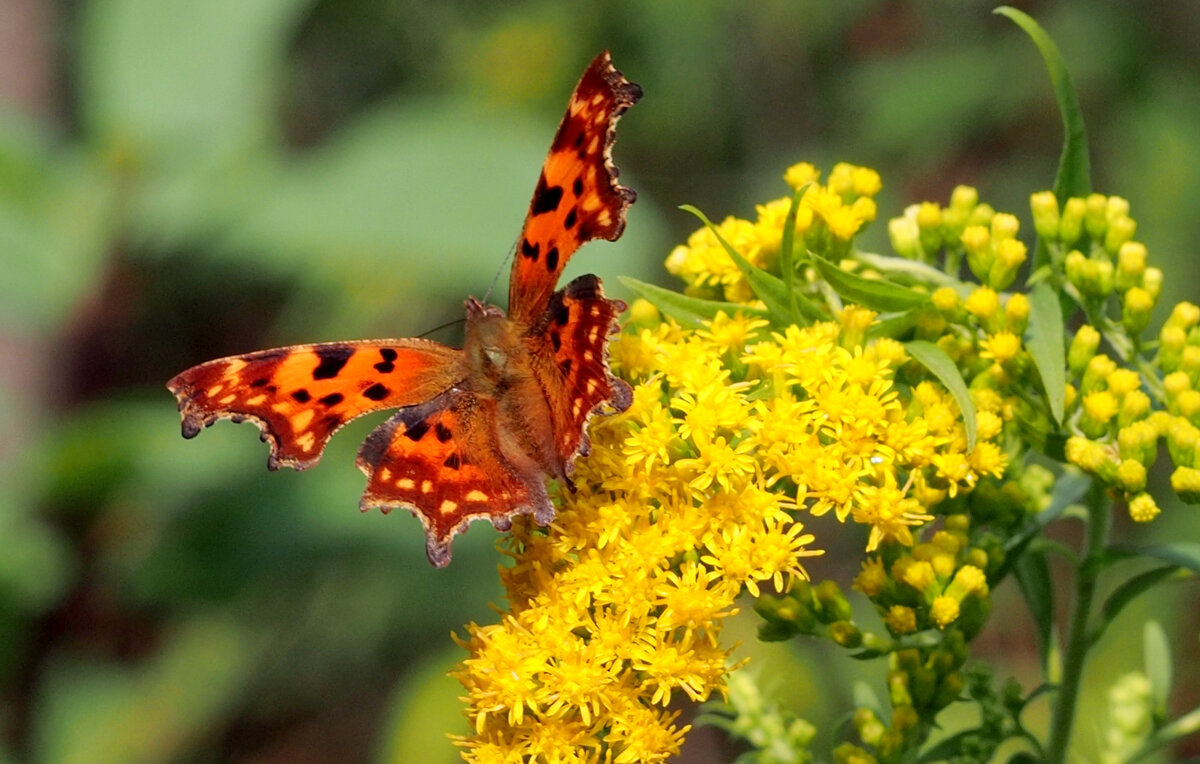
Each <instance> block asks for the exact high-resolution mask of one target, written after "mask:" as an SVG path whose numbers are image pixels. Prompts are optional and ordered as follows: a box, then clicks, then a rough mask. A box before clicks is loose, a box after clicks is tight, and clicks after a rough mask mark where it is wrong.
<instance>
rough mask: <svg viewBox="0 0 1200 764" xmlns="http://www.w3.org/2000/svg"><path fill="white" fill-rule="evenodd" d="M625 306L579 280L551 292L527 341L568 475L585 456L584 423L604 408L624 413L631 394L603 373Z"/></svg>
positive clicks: (595, 281)
mask: <svg viewBox="0 0 1200 764" xmlns="http://www.w3.org/2000/svg"><path fill="white" fill-rule="evenodd" d="M624 310H625V303H623V302H621V301H620V300H610V299H608V298H606V297H605V296H604V289H603V287H602V286H601V284H600V279H599V278H598V277H596V276H594V275H591V274H588V275H586V276H580V277H579V278H577V279H575V280H573V281H572V282H571V283H569V284H567V285H566V286H565V287H563V288H562V289H561V290H559V291H557V292H555V293H554V294H553V295H552V296H551V298H550V304H549V306H548V307H547V309H546V312H545V313H544V314H543V315H542V318H541V320H540V321H539V322H538V323H537V325H536V331H535V332H533V333H531V334H530V335H529V337H528V338H527V341H528V342H529V343H530V345H531V352H530V357H531V358H533V359H535V360H537V361H538V362H536V363H535V365H534V373H535V374H536V375H537V377H538V380H539V382H540V383H541V388H542V389H543V390H545V391H546V395H547V399H548V401H549V403H550V411H551V419H552V422H553V429H554V438H555V444H554V445H555V450H556V452H557V454H558V457H559V459H561V463H562V466H563V472H562V474H564V475H568V476H569V475H570V474H571V471H572V462H573V461H574V459H575V456H576V455H577V454H580V453H583V454H586V453H587V451H588V443H587V431H586V429H587V421H588V419H589V418H590V417H591V415H592V414H593V413H594V412H596V411H597V410H598V409H599V408H601V407H602V406H603V405H604V404H609V405H611V406H612V407H613V408H614V409H616V410H617V411H624V410H625V409H627V408H629V404H630V402H631V401H632V392H631V391H630V389H629V385H627V384H626V383H625V382H624V381H622V380H620V379H617V378H616V377H614V376H612V374H610V373H609V370H608V338H609V336H610V335H612V334H613V333H615V332H616V331H617V319H618V317H619V316H620V314H621V313H622V312H623V311H624Z"/></svg>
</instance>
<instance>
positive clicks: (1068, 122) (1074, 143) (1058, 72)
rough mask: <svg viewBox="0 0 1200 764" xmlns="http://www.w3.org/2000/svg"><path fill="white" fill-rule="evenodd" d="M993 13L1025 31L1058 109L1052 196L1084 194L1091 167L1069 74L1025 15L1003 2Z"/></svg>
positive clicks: (1055, 48)
mask: <svg viewBox="0 0 1200 764" xmlns="http://www.w3.org/2000/svg"><path fill="white" fill-rule="evenodd" d="M994 12H995V13H997V14H999V15H1001V16H1005V17H1007V18H1009V19H1010V20H1012V21H1013V22H1014V23H1015V24H1016V25H1017V26H1019V27H1021V29H1023V30H1024V31H1025V34H1027V35H1029V37H1030V39H1032V40H1033V44H1034V45H1036V46H1037V48H1038V51H1039V52H1041V54H1042V60H1043V61H1045V62H1046V71H1047V72H1049V74H1050V83H1051V84H1052V85H1053V87H1054V97H1055V99H1056V100H1057V101H1058V111H1059V114H1060V115H1061V116H1062V121H1063V150H1062V156H1061V157H1060V158H1059V160H1058V173H1057V174H1056V175H1055V178H1054V195H1055V196H1056V197H1058V202H1059V204H1062V203H1064V202H1065V201H1066V200H1067V199H1068V198H1070V197H1072V196H1087V195H1088V194H1089V193H1091V190H1092V179H1091V166H1090V164H1089V160H1088V146H1087V130H1086V129H1085V128H1084V124H1083V112H1082V111H1081V110H1080V108H1079V96H1078V95H1077V94H1076V93H1075V86H1074V85H1073V84H1071V75H1070V73H1069V72H1068V71H1067V67H1066V65H1065V64H1063V60H1062V54H1060V53H1059V52H1058V46H1057V45H1055V44H1054V40H1052V39H1050V35H1048V34H1046V31H1045V30H1044V29H1042V28H1041V26H1039V25H1038V23H1037V22H1036V21H1034V20H1033V19H1032V18H1031V17H1030V16H1029V15H1027V14H1025V13H1023V12H1021V11H1018V10H1017V9H1016V8H1012V7H1009V6H1006V5H1002V6H1000V7H999V8H997V9H996V10H995V11H994Z"/></svg>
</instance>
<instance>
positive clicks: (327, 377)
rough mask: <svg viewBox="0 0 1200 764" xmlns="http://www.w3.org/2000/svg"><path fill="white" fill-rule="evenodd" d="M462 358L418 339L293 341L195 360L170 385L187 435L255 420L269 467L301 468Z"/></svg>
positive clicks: (441, 377) (432, 384) (437, 386)
mask: <svg viewBox="0 0 1200 764" xmlns="http://www.w3.org/2000/svg"><path fill="white" fill-rule="evenodd" d="M460 357H461V351H458V350H455V349H453V348H449V347H446V346H445V345H440V344H438V343H436V342H432V341H429V340H420V339H406V340H362V341H359V342H331V343H327V344H320V345H294V346H292V347H285V348H276V349H273V350H260V351H258V352H255V353H248V354H246V355H238V356H230V357H228V358H218V359H216V360H215V361H208V362H207V363H202V364H200V365H199V366H193V367H192V368H190V369H188V370H187V371H185V372H183V373H181V374H179V375H177V376H176V377H174V378H173V379H172V380H171V381H170V382H168V383H167V388H168V389H170V391H171V392H172V393H173V394H174V395H175V397H176V398H177V399H178V400H179V411H180V413H181V415H182V417H183V436H184V437H185V438H192V437H195V436H196V435H197V434H198V433H199V432H200V429H201V428H202V427H205V426H208V425H210V424H212V423H213V422H215V421H216V420H218V419H232V420H234V421H235V422H241V421H244V420H250V421H252V422H254V423H255V424H257V425H258V427H259V429H260V430H262V439H263V440H265V441H267V442H268V443H269V444H270V446H271V455H270V457H269V459H268V462H267V466H268V467H270V468H271V469H276V468H278V467H279V466H280V465H283V466H287V467H293V468H295V469H298V470H302V469H306V468H308V467H311V466H312V465H314V464H316V463H317V461H318V460H320V458H321V452H322V451H323V450H324V449H325V444H326V443H327V442H328V441H329V438H330V437H331V436H332V435H333V433H334V432H336V431H337V429H338V428H340V427H341V426H342V425H343V424H345V423H346V422H348V421H350V420H351V419H354V418H355V417H358V416H361V415H363V414H366V413H369V412H371V411H380V410H382V409H390V408H396V407H399V406H410V405H413V404H414V403H419V402H421V401H426V400H429V399H430V398H433V397H436V396H437V395H438V394H439V393H441V392H443V391H444V390H446V389H447V388H449V387H450V386H451V385H453V384H454V382H455V381H456V379H455V376H456V374H457V373H458V371H459V368H460V365H461V364H460Z"/></svg>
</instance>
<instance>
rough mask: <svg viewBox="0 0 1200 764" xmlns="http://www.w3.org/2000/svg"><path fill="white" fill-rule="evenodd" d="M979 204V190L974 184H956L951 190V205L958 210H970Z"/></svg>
mask: <svg viewBox="0 0 1200 764" xmlns="http://www.w3.org/2000/svg"><path fill="white" fill-rule="evenodd" d="M978 204H979V191H978V190H977V189H976V188H975V187H974V186H955V187H954V190H953V191H951V192H950V206H951V207H952V208H953V209H956V210H962V211H964V212H970V211H971V210H973V209H975V206H976V205H978Z"/></svg>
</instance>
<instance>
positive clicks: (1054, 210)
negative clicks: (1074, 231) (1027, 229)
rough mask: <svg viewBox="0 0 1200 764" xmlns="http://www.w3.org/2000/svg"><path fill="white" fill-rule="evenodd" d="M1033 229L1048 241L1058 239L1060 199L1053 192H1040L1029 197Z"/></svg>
mask: <svg viewBox="0 0 1200 764" xmlns="http://www.w3.org/2000/svg"><path fill="white" fill-rule="evenodd" d="M1029 207H1030V209H1031V210H1032V211H1033V228H1034V230H1036V231H1037V235H1038V236H1040V237H1042V238H1043V239H1045V240H1047V241H1055V240H1056V239H1058V198H1057V197H1055V196H1054V192H1053V191H1039V192H1037V193H1036V194H1033V195H1032V196H1030V197H1029Z"/></svg>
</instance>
